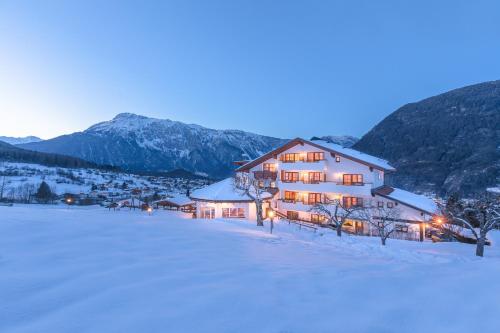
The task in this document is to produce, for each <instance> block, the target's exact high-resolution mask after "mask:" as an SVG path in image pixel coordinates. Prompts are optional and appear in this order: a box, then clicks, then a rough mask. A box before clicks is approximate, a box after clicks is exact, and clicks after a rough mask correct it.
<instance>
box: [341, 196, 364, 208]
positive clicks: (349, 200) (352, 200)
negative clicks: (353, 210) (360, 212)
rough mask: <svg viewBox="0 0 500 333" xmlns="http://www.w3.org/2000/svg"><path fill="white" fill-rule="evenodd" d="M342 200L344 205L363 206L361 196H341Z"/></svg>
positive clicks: (347, 206)
mask: <svg viewBox="0 0 500 333" xmlns="http://www.w3.org/2000/svg"><path fill="white" fill-rule="evenodd" d="M342 202H343V204H344V207H346V208H349V207H362V206H363V198H357V197H343V198H342Z"/></svg>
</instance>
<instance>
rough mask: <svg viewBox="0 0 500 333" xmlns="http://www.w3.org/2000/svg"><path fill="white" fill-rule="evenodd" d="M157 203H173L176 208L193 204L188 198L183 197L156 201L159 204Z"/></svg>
mask: <svg viewBox="0 0 500 333" xmlns="http://www.w3.org/2000/svg"><path fill="white" fill-rule="evenodd" d="M159 201H169V202H171V203H174V204H176V205H178V206H185V205H190V204H194V201H193V200H191V199H190V198H188V197H186V196H185V195H179V196H175V197H173V198H166V199H162V200H158V201H157V202H159Z"/></svg>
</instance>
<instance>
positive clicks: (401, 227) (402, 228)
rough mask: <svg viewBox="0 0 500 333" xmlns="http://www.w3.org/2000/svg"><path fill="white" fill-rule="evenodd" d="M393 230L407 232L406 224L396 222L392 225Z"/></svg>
mask: <svg viewBox="0 0 500 333" xmlns="http://www.w3.org/2000/svg"><path fill="white" fill-rule="evenodd" d="M394 230H395V231H396V232H408V226H407V225H405V224H399V223H397V224H396V225H395V226H394Z"/></svg>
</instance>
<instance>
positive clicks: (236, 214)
mask: <svg viewBox="0 0 500 333" xmlns="http://www.w3.org/2000/svg"><path fill="white" fill-rule="evenodd" d="M222 217H223V218H244V217H245V209H243V208H222Z"/></svg>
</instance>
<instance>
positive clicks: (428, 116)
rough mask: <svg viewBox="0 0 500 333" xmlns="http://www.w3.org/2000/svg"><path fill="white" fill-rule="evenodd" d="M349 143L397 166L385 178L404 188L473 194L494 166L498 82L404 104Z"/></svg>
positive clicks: (499, 117) (495, 175)
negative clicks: (354, 141) (363, 134)
mask: <svg viewBox="0 0 500 333" xmlns="http://www.w3.org/2000/svg"><path fill="white" fill-rule="evenodd" d="M353 148H355V149H358V150H361V151H363V152H366V153H369V154H373V155H376V156H380V157H382V158H385V159H387V160H389V161H391V163H392V164H393V165H394V166H395V167H396V168H397V172H396V173H395V174H393V175H392V176H391V177H390V178H389V179H390V181H391V182H392V183H393V184H394V185H396V186H401V187H403V188H405V189H409V190H418V191H423V192H425V191H429V192H436V193H440V194H450V193H453V192H460V193H462V194H465V195H471V194H474V193H479V192H482V191H484V190H485V188H487V187H490V186H496V185H497V184H498V183H499V182H500V180H499V177H500V176H499V170H500V151H499V148H500V81H493V82H486V83H481V84H476V85H472V86H467V87H464V88H460V89H456V90H452V91H450V92H447V93H444V94H441V95H438V96H434V97H431V98H427V99H424V100H422V101H420V102H417V103H410V104H407V105H404V106H403V107H401V108H400V109H398V110H396V111H395V112H394V113H392V114H391V115H389V116H388V117H387V118H385V119H384V120H383V121H382V122H380V123H379V124H378V125H377V126H375V127H374V128H373V129H372V130H371V131H369V132H368V133H367V134H366V135H365V136H363V137H362V138H361V140H360V141H359V142H357V143H356V144H355V145H354V146H353Z"/></svg>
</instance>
